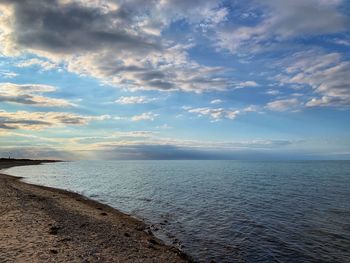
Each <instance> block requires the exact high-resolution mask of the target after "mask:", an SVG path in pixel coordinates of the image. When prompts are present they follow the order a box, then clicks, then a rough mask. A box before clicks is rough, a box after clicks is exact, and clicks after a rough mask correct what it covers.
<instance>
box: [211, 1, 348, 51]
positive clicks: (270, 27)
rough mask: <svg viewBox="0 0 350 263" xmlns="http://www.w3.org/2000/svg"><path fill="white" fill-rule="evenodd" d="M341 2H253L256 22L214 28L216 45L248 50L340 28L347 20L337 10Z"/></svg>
mask: <svg viewBox="0 0 350 263" xmlns="http://www.w3.org/2000/svg"><path fill="white" fill-rule="evenodd" d="M341 3H342V1H338V0H336V1H323V0H308V1H304V0H296V1H279V0H267V1H263V2H258V1H253V4H254V7H255V10H256V9H257V8H258V10H259V11H260V12H262V13H263V14H262V15H260V16H259V22H257V23H256V24H255V25H252V26H240V27H237V25H235V26H234V27H233V26H232V27H228V28H224V29H222V30H217V37H218V46H219V47H221V48H224V49H227V50H229V51H230V52H232V53H236V52H237V51H243V52H248V53H249V52H257V51H261V49H262V48H264V47H268V46H270V45H271V44H274V43H276V42H277V43H278V42H283V41H286V40H288V39H293V38H297V37H300V36H310V35H322V34H323V35H324V34H333V33H337V32H341V31H344V30H346V29H347V26H348V25H349V19H348V18H347V17H346V16H345V15H344V14H343V13H341V12H340V8H339V5H340V4H341ZM257 13H258V12H257Z"/></svg>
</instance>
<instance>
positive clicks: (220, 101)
mask: <svg viewBox="0 0 350 263" xmlns="http://www.w3.org/2000/svg"><path fill="white" fill-rule="evenodd" d="M222 102H223V101H222V100H220V99H215V100H212V101H210V104H220V103H222Z"/></svg>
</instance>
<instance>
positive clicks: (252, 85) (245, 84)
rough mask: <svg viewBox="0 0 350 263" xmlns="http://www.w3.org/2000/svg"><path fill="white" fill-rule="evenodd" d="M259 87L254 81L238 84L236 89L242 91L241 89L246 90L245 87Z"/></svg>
mask: <svg viewBox="0 0 350 263" xmlns="http://www.w3.org/2000/svg"><path fill="white" fill-rule="evenodd" d="M257 86H259V84H258V83H256V82H255V81H251V80H249V81H244V82H240V83H238V84H236V87H235V88H236V89H243V88H247V87H257Z"/></svg>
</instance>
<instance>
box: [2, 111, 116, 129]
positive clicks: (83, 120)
mask: <svg viewBox="0 0 350 263" xmlns="http://www.w3.org/2000/svg"><path fill="white" fill-rule="evenodd" d="M109 118H110V117H109V116H108V115H102V116H81V115H77V114H73V113H66V112H28V111H16V112H8V111H4V110H0V129H5V130H12V129H22V130H41V129H46V128H50V127H60V126H67V125H86V124H88V123H89V122H90V121H93V120H96V121H101V120H106V119H109Z"/></svg>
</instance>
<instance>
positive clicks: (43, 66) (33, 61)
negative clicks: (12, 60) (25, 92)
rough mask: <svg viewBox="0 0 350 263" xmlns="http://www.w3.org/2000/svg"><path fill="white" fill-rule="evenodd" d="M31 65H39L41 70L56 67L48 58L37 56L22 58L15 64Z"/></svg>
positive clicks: (21, 65)
mask: <svg viewBox="0 0 350 263" xmlns="http://www.w3.org/2000/svg"><path fill="white" fill-rule="evenodd" d="M31 66H39V67H40V68H41V69H43V70H52V69H55V68H57V67H58V64H56V63H53V62H52V61H49V60H43V59H38V58H31V59H27V60H23V61H21V62H20V63H18V64H17V67H20V68H23V67H31Z"/></svg>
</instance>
